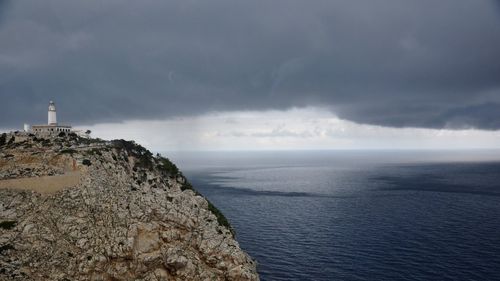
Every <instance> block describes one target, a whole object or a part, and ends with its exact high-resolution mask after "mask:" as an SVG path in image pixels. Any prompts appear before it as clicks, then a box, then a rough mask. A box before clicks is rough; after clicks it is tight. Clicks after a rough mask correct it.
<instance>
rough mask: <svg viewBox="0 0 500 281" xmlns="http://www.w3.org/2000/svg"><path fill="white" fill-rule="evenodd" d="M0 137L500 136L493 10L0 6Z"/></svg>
mask: <svg viewBox="0 0 500 281" xmlns="http://www.w3.org/2000/svg"><path fill="white" fill-rule="evenodd" d="M0 97H1V99H2V110H1V111H0V127H9V126H19V123H22V122H35V121H40V122H41V121H43V120H44V119H43V117H44V116H45V114H46V108H47V103H48V100H51V99H53V100H55V101H56V103H57V105H58V106H59V109H60V111H62V114H63V116H64V117H65V119H66V121H68V122H73V123H75V124H96V123H102V122H116V121H122V120H134V119H144V120H160V119H165V118H170V117H176V116H196V115H200V114H204V113H206V112H212V111H237V110H268V109H279V110H280V109H283V110H284V109H288V108H291V107H306V106H319V107H322V108H327V109H328V110H331V111H332V112H334V113H335V114H336V115H337V116H339V117H340V118H344V119H347V120H350V121H354V122H358V123H364V124H375V125H383V126H392V127H425V128H455V129H456V128H459V129H460V128H479V129H500V9H499V5H498V1H487V0H479V1H470V0H442V1H433V0H414V1H400V0H377V1H373V0H370V1H369V0H359V1H352V0H345V1H333V0H328V1H326V0H325V1H321V0H317V1H294V0H277V1H264V0H257V1H234V0H224V1H222V0H219V1H218V0H215V1H202V0H179V1H151V0H144V1H121V0H109V1H97V0H86V1H67V0H48V1H37V0H25V1H10V2H8V1H5V0H0Z"/></svg>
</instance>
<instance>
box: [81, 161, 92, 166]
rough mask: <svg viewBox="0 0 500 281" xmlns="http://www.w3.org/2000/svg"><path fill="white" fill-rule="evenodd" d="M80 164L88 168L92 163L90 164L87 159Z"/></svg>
mask: <svg viewBox="0 0 500 281" xmlns="http://www.w3.org/2000/svg"><path fill="white" fill-rule="evenodd" d="M82 164H83V165H85V166H90V165H92V163H90V160H89V159H83V161H82Z"/></svg>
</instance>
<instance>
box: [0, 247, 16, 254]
mask: <svg viewBox="0 0 500 281" xmlns="http://www.w3.org/2000/svg"><path fill="white" fill-rule="evenodd" d="M8 250H14V246H12V245H10V244H7V245H3V246H0V255H1V254H3V252H4V251H8Z"/></svg>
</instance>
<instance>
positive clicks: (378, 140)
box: [81, 107, 500, 157]
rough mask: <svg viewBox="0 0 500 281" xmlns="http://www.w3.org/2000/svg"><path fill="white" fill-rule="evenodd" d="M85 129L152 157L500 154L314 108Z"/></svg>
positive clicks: (493, 140)
mask: <svg viewBox="0 0 500 281" xmlns="http://www.w3.org/2000/svg"><path fill="white" fill-rule="evenodd" d="M81 129H84V130H86V129H91V130H92V135H93V136H95V137H101V138H104V139H114V138H124V139H133V140H136V141H137V142H139V143H141V144H143V145H145V146H147V147H148V148H150V149H152V150H154V151H182V150H283V149H285V150H296V149H476V148H481V149H499V148H500V131H484V130H471V129H468V130H445V129H415V128H403V129H401V128H387V127H381V126H374V125H361V124H357V123H354V122H350V121H345V120H341V119H339V118H337V117H336V116H334V115H332V114H331V113H330V112H329V111H326V110H324V109H321V108H313V107H306V108H300V109H298V108H292V109H289V110H285V111H281V110H280V111H278V110H271V111H245V112H224V113H212V114H204V115H201V116H196V117H186V118H172V119H169V120H164V121H127V122H124V123H108V124H106V123H102V124H99V125H95V126H91V127H88V126H85V127H82V128H81ZM495 155H496V157H498V154H495Z"/></svg>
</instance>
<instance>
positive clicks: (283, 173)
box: [162, 150, 500, 281]
mask: <svg viewBox="0 0 500 281" xmlns="http://www.w3.org/2000/svg"><path fill="white" fill-rule="evenodd" d="M162 154H163V155H165V156H167V157H169V158H170V159H171V160H173V161H174V162H175V163H176V164H177V165H178V166H179V167H180V169H181V170H182V171H183V173H184V174H185V175H186V176H187V178H188V179H189V180H190V181H191V183H192V184H193V185H194V187H195V188H196V189H197V190H198V191H199V192H200V193H202V194H203V195H204V196H205V197H206V198H208V199H209V200H210V201H211V202H212V203H213V204H215V206H217V208H219V209H220V210H221V211H222V212H223V213H224V214H225V216H226V217H227V218H228V220H229V221H230V223H231V225H232V226H233V228H234V230H235V232H236V238H237V240H238V241H239V243H240V246H241V248H242V249H244V250H245V251H246V252H247V253H249V254H250V256H251V257H252V258H253V259H255V260H256V261H257V262H258V271H259V274H260V277H261V280H287V281H288V280H500V151H489V150H468V151H452V150H449V151H437V150H436V151H406V150H405V151H359V150H358V151H259V152H164V153H162Z"/></svg>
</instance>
